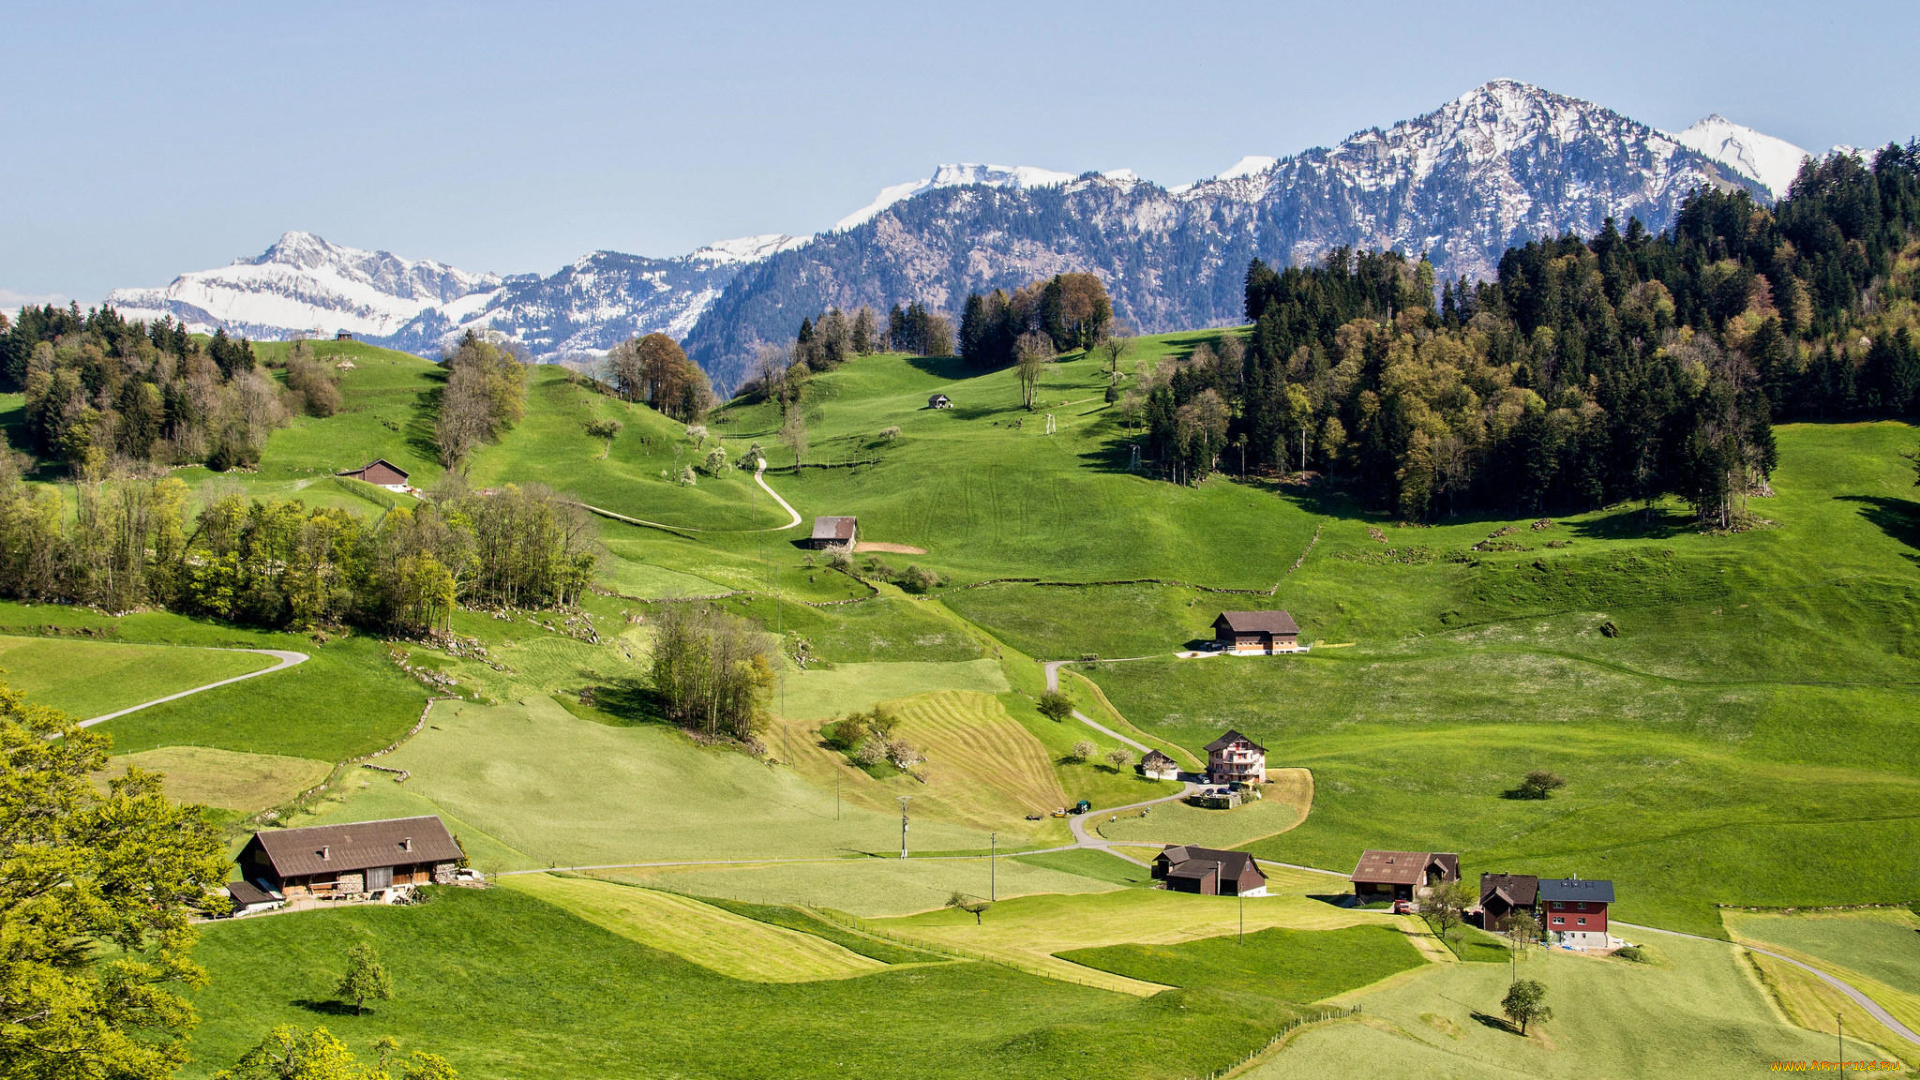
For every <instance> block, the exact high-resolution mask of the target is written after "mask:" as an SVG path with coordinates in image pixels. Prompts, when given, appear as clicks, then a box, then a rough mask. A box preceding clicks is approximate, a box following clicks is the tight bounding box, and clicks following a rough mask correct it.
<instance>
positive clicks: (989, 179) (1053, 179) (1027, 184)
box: [833, 163, 1127, 232]
mask: <svg viewBox="0 0 1920 1080" xmlns="http://www.w3.org/2000/svg"><path fill="white" fill-rule="evenodd" d="M1117 171H1127V170H1117ZM1073 179H1074V174H1073V173H1063V172H1054V171H1053V170H1052V169H1039V168H1035V167H1033V166H1031V165H974V164H969V163H961V164H954V165H942V166H940V167H938V168H936V169H934V170H933V175H932V176H929V177H927V178H926V179H925V180H909V181H907V182H906V183H904V184H893V185H890V186H888V187H883V188H881V189H880V193H879V194H878V195H875V196H874V197H873V201H872V202H870V203H868V204H867V205H865V206H863V207H861V208H860V209H858V210H855V211H854V212H853V213H851V214H848V215H847V216H846V217H843V218H841V219H840V220H839V221H836V222H834V223H833V229H834V231H835V232H845V231H847V230H848V229H852V228H855V227H857V226H860V225H864V224H866V223H867V222H869V221H872V220H873V219H874V218H876V217H878V216H880V212H881V211H883V210H885V209H886V208H887V207H889V206H892V205H893V204H894V203H897V202H900V201H901V200H903V199H911V198H913V197H914V196H915V195H919V194H921V193H923V192H927V191H932V190H934V189H936V188H948V187H964V186H966V185H968V184H984V185H985V186H987V187H997V188H1023V189H1031V188H1042V187H1059V186H1061V185H1063V184H1066V183H1070V182H1071V181H1072V180H1073Z"/></svg>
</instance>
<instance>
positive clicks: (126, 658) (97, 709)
mask: <svg viewBox="0 0 1920 1080" xmlns="http://www.w3.org/2000/svg"><path fill="white" fill-rule="evenodd" d="M276 662H277V661H275V660H274V658H273V657H271V656H260V655H258V654H255V653H243V652H219V651H216V650H213V649H195V648H181V647H177V646H167V645H127V644H111V643H107V642H101V641H89V640H86V639H78V640H76V639H73V638H58V637H12V636H5V635H0V681H4V682H5V683H6V684H7V685H8V686H11V687H12V688H14V689H15V690H18V691H20V692H21V693H23V694H25V695H27V698H28V699H29V700H31V701H34V702H37V703H39V704H41V705H49V706H52V707H53V708H56V709H59V710H60V711H61V712H64V713H67V714H68V715H70V716H72V717H74V718H75V719H79V720H88V719H91V718H93V717H96V716H103V715H105V714H107V713H110V712H114V711H115V710H118V709H124V708H128V707H129V706H133V705H138V704H140V703H141V702H143V701H152V700H153V699H155V698H159V697H165V696H166V695H168V694H175V693H179V692H180V691H182V690H189V689H192V688H193V687H196V686H203V685H205V684H207V683H210V682H218V681H220V680H221V679H230V678H232V677H234V676H235V675H244V674H246V673H247V672H249V671H258V670H260V669H261V668H264V667H271V666H273V664H275V663H276Z"/></svg>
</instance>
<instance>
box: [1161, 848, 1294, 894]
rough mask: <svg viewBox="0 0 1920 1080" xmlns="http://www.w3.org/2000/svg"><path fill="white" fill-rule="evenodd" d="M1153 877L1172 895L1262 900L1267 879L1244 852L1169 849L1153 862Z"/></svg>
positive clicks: (1211, 849) (1251, 858) (1212, 849)
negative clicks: (1175, 893) (1257, 897)
mask: <svg viewBox="0 0 1920 1080" xmlns="http://www.w3.org/2000/svg"><path fill="white" fill-rule="evenodd" d="M1153 877H1154V880H1156V881H1164V882H1166V883H1167V888H1168V889H1171V890H1172V891H1174V892H1184V893H1199V894H1200V895H1201V896H1265V895H1267V875H1266V874H1265V873H1263V872H1262V871H1261V869H1260V864H1259V863H1257V862H1255V861H1253V856H1251V855H1249V854H1247V853H1246V852H1244V851H1218V850H1216V849H1214V848H1203V847H1194V846H1193V845H1191V844H1179V845H1168V847H1167V849H1166V850H1165V851H1162V852H1161V853H1160V854H1158V855H1156V856H1154V858H1153Z"/></svg>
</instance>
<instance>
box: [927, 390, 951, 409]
mask: <svg viewBox="0 0 1920 1080" xmlns="http://www.w3.org/2000/svg"><path fill="white" fill-rule="evenodd" d="M927 408H929V409H951V408H953V399H952V398H950V397H948V396H947V395H945V394H935V395H933V396H932V397H930V398H928V399H927Z"/></svg>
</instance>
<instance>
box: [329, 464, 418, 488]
mask: <svg viewBox="0 0 1920 1080" xmlns="http://www.w3.org/2000/svg"><path fill="white" fill-rule="evenodd" d="M340 475H341V476H344V477H346V478H347V479H349V480H364V481H366V482H367V483H369V484H374V485H377V486H379V487H383V488H391V489H393V490H396V491H398V490H402V489H404V488H405V487H406V486H407V470H405V469H403V468H401V467H400V466H398V465H395V464H394V463H393V462H391V461H388V460H387V459H386V458H374V459H373V460H372V461H369V462H367V463H366V464H365V465H362V466H360V467H359V468H357V469H352V470H349V471H347V472H343V473H341V474H340Z"/></svg>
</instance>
